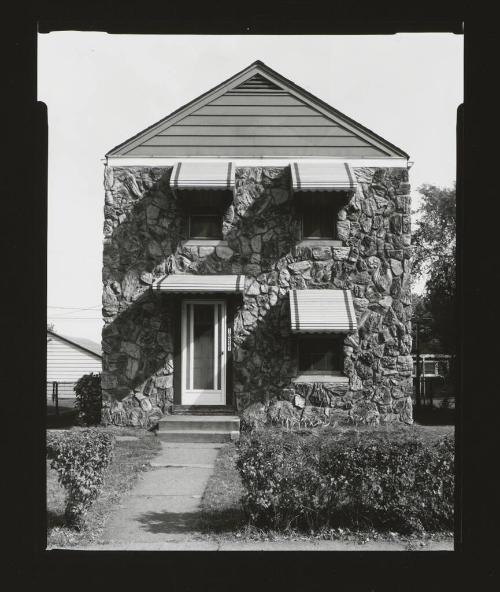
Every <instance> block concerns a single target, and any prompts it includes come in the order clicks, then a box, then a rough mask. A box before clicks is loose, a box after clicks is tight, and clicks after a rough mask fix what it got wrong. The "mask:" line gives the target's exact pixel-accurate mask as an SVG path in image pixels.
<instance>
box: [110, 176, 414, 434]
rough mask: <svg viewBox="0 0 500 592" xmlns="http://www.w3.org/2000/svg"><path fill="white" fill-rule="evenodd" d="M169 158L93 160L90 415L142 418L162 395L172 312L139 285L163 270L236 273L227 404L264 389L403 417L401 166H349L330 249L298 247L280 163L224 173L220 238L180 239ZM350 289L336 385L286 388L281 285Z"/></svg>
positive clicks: (256, 396) (407, 385) (286, 316)
mask: <svg viewBox="0 0 500 592" xmlns="http://www.w3.org/2000/svg"><path fill="white" fill-rule="evenodd" d="M171 171H172V167H150V166H120V167H111V166H106V168H105V179H104V185H105V206H104V215H105V216H104V217H105V221H104V252H103V272H102V279H103V317H104V322H105V326H104V329H103V335H102V345H103V372H102V389H103V421H104V422H105V423H113V424H116V425H143V426H146V425H152V424H153V423H155V422H156V421H157V420H158V419H159V418H161V417H162V415H164V414H166V413H168V412H169V410H170V408H171V405H172V403H173V392H174V379H173V378H174V371H175V368H174V358H175V351H174V347H175V344H174V337H173V335H174V331H175V327H176V323H177V319H176V318H175V317H176V315H175V310H176V309H175V308H174V305H173V304H172V302H171V299H169V297H168V296H165V295H164V294H156V293H153V292H152V291H151V290H150V289H149V288H150V286H151V284H152V283H153V281H154V280H155V279H158V278H160V277H162V276H164V275H165V274H171V273H191V274H243V275H244V276H245V287H244V294H243V299H242V300H241V302H240V303H239V304H238V305H237V307H236V310H235V314H234V319H233V322H232V328H233V352H232V355H233V362H232V369H231V370H230V371H231V373H232V392H233V401H234V404H235V406H236V409H237V410H238V412H242V411H243V410H244V409H245V408H247V407H249V406H250V405H251V404H253V403H257V402H259V403H265V402H268V401H270V400H273V399H278V400H287V401H290V402H293V400H294V397H295V396H296V395H301V396H303V397H304V398H305V399H306V401H307V402H308V404H310V405H315V406H320V407H328V408H333V409H335V410H336V411H338V412H341V413H345V414H346V415H350V416H351V417H358V418H361V420H362V421H377V422H378V421H403V422H406V423H411V421H412V401H411V393H412V376H411V375H412V358H411V321H410V319H411V291H410V260H411V254H412V247H411V229H410V185H409V183H408V170H407V169H406V168H403V167H401V168H353V171H354V174H355V176H356V180H357V189H356V191H355V193H354V194H353V195H352V196H351V197H350V198H349V200H348V201H347V202H346V205H344V206H343V207H342V208H341V209H340V210H339V212H338V216H337V234H338V238H339V240H341V241H342V246H331V247H330V246H318V247H311V246H309V245H307V246H302V245H300V224H301V221H300V215H299V213H298V210H297V207H296V204H295V203H294V198H293V194H292V192H291V190H290V186H291V183H290V169H289V167H280V168H274V167H244V168H243V167H242V168H236V171H235V188H234V194H233V200H232V202H231V204H230V205H229V206H228V207H227V209H226V210H225V211H224V215H223V238H224V241H225V243H224V244H223V245H220V246H196V245H195V246H191V245H189V246H188V245H184V246H183V242H184V241H185V240H186V239H187V238H188V234H187V233H188V228H187V219H186V215H185V213H184V212H183V209H182V204H181V203H180V202H181V200H180V199H177V198H176V197H175V195H174V194H173V193H172V191H171V189H170V186H169V179H170V175H171ZM304 288H318V289H321V288H323V289H325V288H333V289H349V290H351V293H352V296H353V303H354V308H355V312H356V317H357V322H358V331H357V332H355V333H354V334H352V333H351V334H346V336H345V339H344V348H343V355H344V360H343V373H344V374H345V376H346V377H347V378H348V383H347V381H346V383H345V384H340V383H339V384H336V383H331V384H321V383H308V384H296V383H294V382H293V378H294V377H295V376H296V375H297V364H298V361H297V355H296V349H295V347H294V338H293V335H292V333H291V329H290V309H289V301H288V292H289V290H290V289H304Z"/></svg>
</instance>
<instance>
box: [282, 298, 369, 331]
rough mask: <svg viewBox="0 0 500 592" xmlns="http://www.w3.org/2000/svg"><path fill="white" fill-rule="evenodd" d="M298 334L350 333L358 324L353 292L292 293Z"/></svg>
mask: <svg viewBox="0 0 500 592" xmlns="http://www.w3.org/2000/svg"><path fill="white" fill-rule="evenodd" d="M289 294H290V320H291V328H292V332H294V333H350V332H352V331H356V330H357V328H358V324H357V322H356V314H355V312H354V306H353V303H352V295H351V292H350V290H321V289H318V290H290V292H289Z"/></svg>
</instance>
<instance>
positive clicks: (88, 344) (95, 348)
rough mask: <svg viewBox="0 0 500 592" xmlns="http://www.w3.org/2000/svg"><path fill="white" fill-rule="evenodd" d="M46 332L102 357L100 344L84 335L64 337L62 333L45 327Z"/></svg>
mask: <svg viewBox="0 0 500 592" xmlns="http://www.w3.org/2000/svg"><path fill="white" fill-rule="evenodd" d="M47 334H48V335H53V336H54V337H58V338H59V339H62V340H63V341H66V342H67V343H70V344H71V345H76V347H78V348H80V349H82V350H84V351H86V352H87V353H90V354H92V355H94V356H98V357H99V358H102V348H101V346H100V345H99V344H98V343H96V342H95V341H92V340H91V339H86V338H85V337H65V336H64V335H59V333H56V332H55V331H51V330H50V329H47Z"/></svg>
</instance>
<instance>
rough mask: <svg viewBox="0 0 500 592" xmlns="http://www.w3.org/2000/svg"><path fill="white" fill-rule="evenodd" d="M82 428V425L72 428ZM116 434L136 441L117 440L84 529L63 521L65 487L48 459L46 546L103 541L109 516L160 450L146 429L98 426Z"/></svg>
mask: <svg viewBox="0 0 500 592" xmlns="http://www.w3.org/2000/svg"><path fill="white" fill-rule="evenodd" d="M72 429H74V430H75V429H81V428H72ZM99 429H102V430H103V431H107V432H109V433H112V434H114V435H115V436H132V437H137V440H130V441H116V444H115V449H114V458H113V461H112V463H111V465H110V467H109V469H108V473H107V475H106V478H105V481H104V486H103V490H102V492H101V495H100V496H99V498H98V499H97V500H96V501H95V503H94V504H93V506H92V507H91V508H90V510H89V512H88V514H87V516H86V524H85V527H84V529H83V530H82V531H80V532H77V531H75V530H73V529H71V528H68V527H67V526H66V525H65V523H64V505H65V497H66V494H65V490H64V488H62V487H61V486H60V485H59V483H58V481H57V473H56V471H54V470H53V469H51V468H50V461H47V547H71V546H73V545H87V544H96V543H99V542H100V536H101V534H102V531H103V528H104V525H105V523H106V519H107V518H108V516H109V514H110V513H111V511H112V510H113V509H114V508H115V506H116V504H117V503H118V502H119V500H120V498H121V497H122V495H123V494H124V493H125V492H127V491H129V490H130V489H131V488H132V487H133V485H134V484H135V483H136V481H137V478H138V476H139V474H140V473H141V472H142V471H146V470H148V468H149V461H150V460H151V459H152V458H153V457H154V456H156V454H157V453H158V452H159V450H160V446H161V445H160V442H159V440H158V439H157V438H156V437H155V436H154V435H153V434H152V433H151V432H148V431H147V430H144V429H137V428H117V427H114V426H110V427H106V428H99Z"/></svg>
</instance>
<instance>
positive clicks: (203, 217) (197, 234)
mask: <svg viewBox="0 0 500 592" xmlns="http://www.w3.org/2000/svg"><path fill="white" fill-rule="evenodd" d="M189 238H191V239H222V216H221V215H220V214H217V213H214V214H205V213H202V214H191V215H190V216H189Z"/></svg>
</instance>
